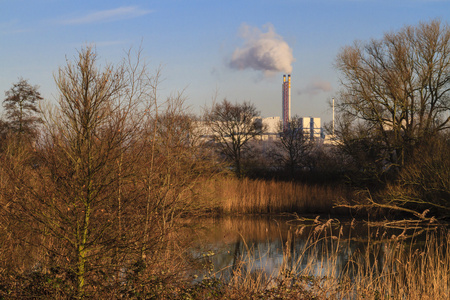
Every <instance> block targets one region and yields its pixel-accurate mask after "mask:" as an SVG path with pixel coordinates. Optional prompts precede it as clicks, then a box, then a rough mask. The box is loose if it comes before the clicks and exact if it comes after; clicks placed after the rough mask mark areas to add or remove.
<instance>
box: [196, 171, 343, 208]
mask: <svg viewBox="0 0 450 300" xmlns="http://www.w3.org/2000/svg"><path fill="white" fill-rule="evenodd" d="M201 189H202V191H203V193H209V197H212V198H213V199H214V204H213V205H214V206H215V208H216V209H217V210H219V211H220V212H221V213H225V214H261V213H263V214H266V213H292V212H296V213H332V212H337V211H336V210H333V206H334V205H335V203H336V201H337V200H339V199H342V198H344V199H345V198H348V197H350V195H351V192H350V191H349V190H348V189H347V188H345V187H344V186H343V185H311V184H305V183H299V182H283V181H276V180H258V179H247V178H245V179H242V180H239V179H236V178H233V177H219V178H216V179H214V180H208V181H205V182H204V184H203V185H202V186H201Z"/></svg>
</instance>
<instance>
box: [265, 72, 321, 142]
mask: <svg viewBox="0 0 450 300" xmlns="http://www.w3.org/2000/svg"><path fill="white" fill-rule="evenodd" d="M267 119H268V121H269V122H270V119H269V118H267ZM281 120H282V122H283V130H287V129H288V128H289V122H290V121H291V75H290V74H288V75H287V76H286V75H283V84H282V89H281ZM300 120H301V126H302V127H301V128H298V129H300V130H302V131H303V134H304V135H305V137H308V138H309V139H311V140H313V139H315V140H317V139H319V138H323V136H322V127H321V126H320V118H313V117H302V118H300ZM269 128H270V126H269Z"/></svg>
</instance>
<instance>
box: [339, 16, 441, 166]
mask: <svg viewBox="0 0 450 300" xmlns="http://www.w3.org/2000/svg"><path fill="white" fill-rule="evenodd" d="M336 67H337V69H338V70H339V71H340V73H341V75H342V80H341V84H342V92H341V95H340V98H339V100H338V102H337V108H338V111H339V112H340V113H341V114H342V115H348V116H349V118H347V120H352V122H354V123H355V122H358V123H360V124H362V125H363V126H364V127H365V132H366V134H365V136H366V141H372V142H379V143H378V145H379V146H378V147H379V148H382V151H380V152H379V155H378V157H377V158H376V160H377V161H378V162H383V165H384V171H386V170H389V168H390V166H400V167H401V166H403V165H405V163H406V161H407V159H408V157H411V154H412V152H413V151H414V149H415V148H416V147H417V146H418V145H421V144H423V143H426V142H427V140H430V139H431V138H432V137H433V136H436V134H437V133H438V132H440V131H442V130H445V129H448V128H449V125H450V116H449V114H448V112H449V109H450V76H449V74H450V27H449V26H448V25H446V24H442V23H441V22H440V21H438V20H434V21H431V22H429V23H420V24H419V25H418V26H415V27H412V26H408V27H405V28H403V29H401V30H400V31H398V32H395V33H387V34H385V35H384V37H383V38H382V39H380V40H372V41H370V42H367V43H361V42H356V43H355V44H354V45H353V46H348V47H345V48H344V49H343V50H342V51H341V53H340V54H339V55H338V57H337V62H336ZM347 128H348V126H347ZM343 133H344V132H343V131H340V132H338V134H341V137H340V138H341V140H342V141H344V142H345V141H346V140H347V141H352V142H354V141H353V139H348V138H346V137H344V136H342V134H343Z"/></svg>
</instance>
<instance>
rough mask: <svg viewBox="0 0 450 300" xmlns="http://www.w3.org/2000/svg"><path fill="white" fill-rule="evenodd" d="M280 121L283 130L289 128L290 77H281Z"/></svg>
mask: <svg viewBox="0 0 450 300" xmlns="http://www.w3.org/2000/svg"><path fill="white" fill-rule="evenodd" d="M281 113H282V119H283V130H287V129H288V128H289V121H290V120H291V75H290V74H289V75H288V76H287V81H286V75H283V85H282V112H281Z"/></svg>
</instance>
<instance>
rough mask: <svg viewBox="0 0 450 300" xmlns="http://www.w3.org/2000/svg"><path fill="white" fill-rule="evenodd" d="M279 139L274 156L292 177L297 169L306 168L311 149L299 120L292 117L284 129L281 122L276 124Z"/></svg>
mask: <svg viewBox="0 0 450 300" xmlns="http://www.w3.org/2000/svg"><path fill="white" fill-rule="evenodd" d="M278 131H279V132H280V139H279V140H277V141H276V142H275V145H276V147H277V149H278V151H277V152H276V153H275V154H274V155H275V159H276V160H278V161H279V162H280V163H281V164H282V165H283V167H285V168H286V170H288V171H289V173H290V175H291V176H292V175H294V173H295V171H296V170H298V169H299V168H301V167H303V166H306V163H307V156H308V154H309V152H310V151H311V148H312V143H311V140H310V138H309V137H308V136H305V134H304V132H303V129H302V122H301V118H300V117H298V116H295V117H293V118H292V119H291V120H290V121H289V124H288V126H287V128H284V126H283V124H282V122H280V123H279V124H278Z"/></svg>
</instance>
